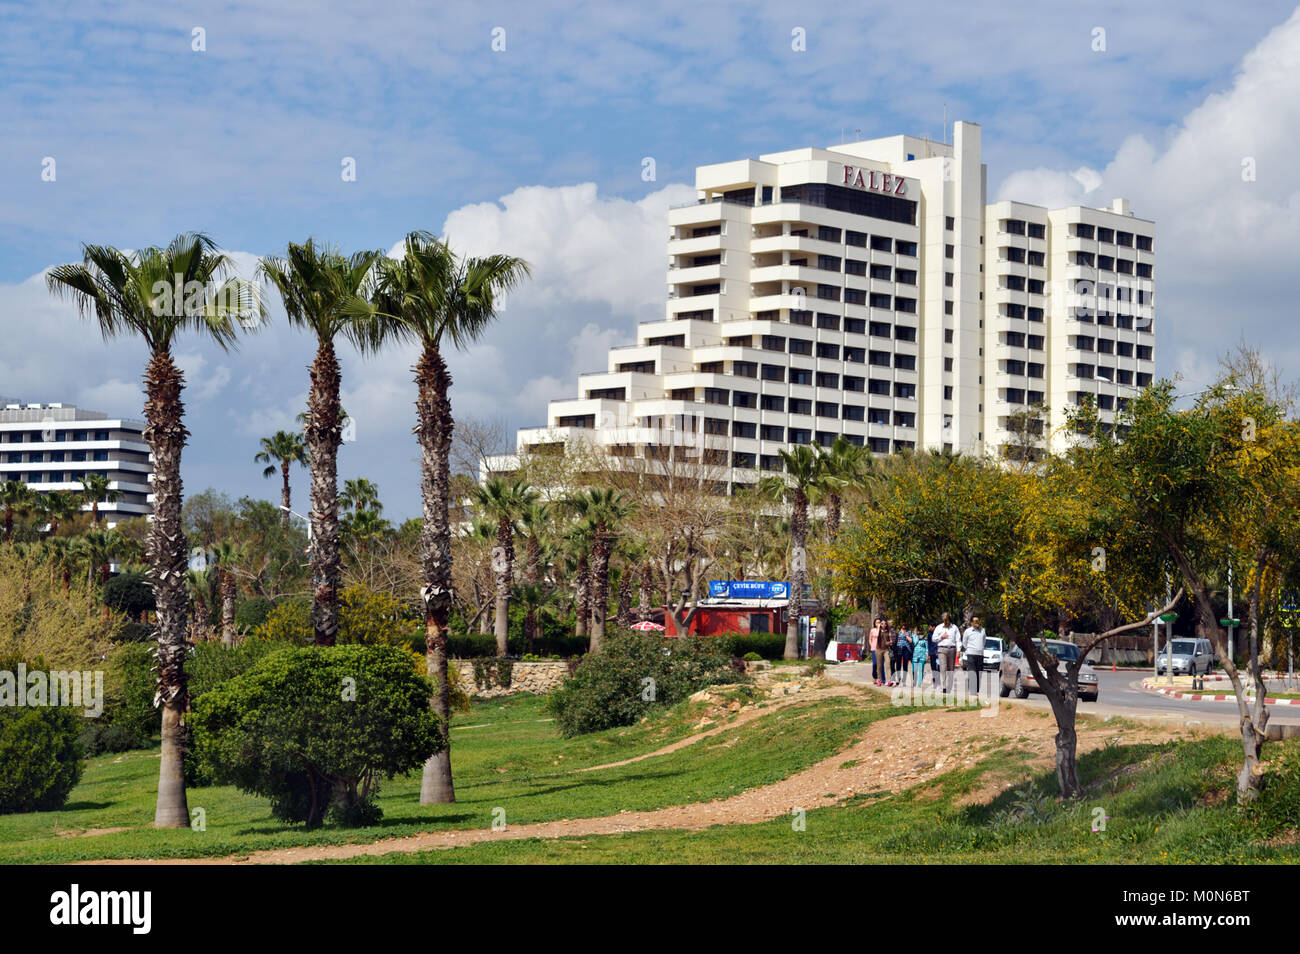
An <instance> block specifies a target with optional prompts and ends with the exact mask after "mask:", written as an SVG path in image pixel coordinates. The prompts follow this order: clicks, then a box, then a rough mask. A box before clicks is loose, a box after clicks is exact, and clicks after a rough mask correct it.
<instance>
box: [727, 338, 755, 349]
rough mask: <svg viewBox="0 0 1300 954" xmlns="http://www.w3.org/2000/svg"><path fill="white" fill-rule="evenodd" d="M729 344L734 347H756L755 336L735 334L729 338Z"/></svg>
mask: <svg viewBox="0 0 1300 954" xmlns="http://www.w3.org/2000/svg"><path fill="white" fill-rule="evenodd" d="M727 344H728V346H730V347H732V348H752V347H754V336H753V335H735V336H733V337H731V338H728V339H727Z"/></svg>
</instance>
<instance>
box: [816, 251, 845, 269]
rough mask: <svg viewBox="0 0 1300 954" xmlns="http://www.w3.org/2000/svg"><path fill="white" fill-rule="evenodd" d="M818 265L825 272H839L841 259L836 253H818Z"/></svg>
mask: <svg viewBox="0 0 1300 954" xmlns="http://www.w3.org/2000/svg"><path fill="white" fill-rule="evenodd" d="M817 267H818V268H819V269H821V270H822V271H823V272H838V271H839V270H840V260H839V257H838V256H835V255H818V256H817Z"/></svg>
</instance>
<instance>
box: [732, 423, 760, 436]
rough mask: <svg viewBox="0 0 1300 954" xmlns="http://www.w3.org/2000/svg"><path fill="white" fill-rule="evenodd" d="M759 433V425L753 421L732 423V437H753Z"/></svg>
mask: <svg viewBox="0 0 1300 954" xmlns="http://www.w3.org/2000/svg"><path fill="white" fill-rule="evenodd" d="M757 434H758V425H757V424H755V423H754V422H752V421H736V422H734V423H733V424H732V425H731V436H732V437H749V438H752V437H754V436H756V435H757Z"/></svg>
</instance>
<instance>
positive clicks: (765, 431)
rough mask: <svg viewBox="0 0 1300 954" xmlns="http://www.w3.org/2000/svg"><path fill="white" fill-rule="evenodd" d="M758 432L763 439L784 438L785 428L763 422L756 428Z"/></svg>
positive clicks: (779, 439) (778, 439) (780, 439)
mask: <svg viewBox="0 0 1300 954" xmlns="http://www.w3.org/2000/svg"><path fill="white" fill-rule="evenodd" d="M758 434H759V437H761V438H762V439H763V440H765V441H784V440H785V428H784V427H780V426H778V425H776V424H764V425H763V426H762V427H760V428H759V429H758Z"/></svg>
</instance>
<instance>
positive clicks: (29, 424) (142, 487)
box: [0, 399, 153, 527]
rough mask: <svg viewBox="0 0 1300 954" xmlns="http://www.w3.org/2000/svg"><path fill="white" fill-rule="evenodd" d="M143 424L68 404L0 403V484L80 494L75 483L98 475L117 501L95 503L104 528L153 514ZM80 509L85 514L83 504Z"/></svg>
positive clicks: (4, 400) (151, 468) (8, 401)
mask: <svg viewBox="0 0 1300 954" xmlns="http://www.w3.org/2000/svg"><path fill="white" fill-rule="evenodd" d="M143 431H144V424H143V423H142V422H140V421H131V420H125V419H121V418H116V419H114V418H110V417H109V416H108V415H107V414H105V413H103V412H100V411H87V410H83V409H81V408H78V407H76V406H74V405H71V404H21V403H18V402H17V401H11V400H9V399H3V403H0V483H3V482H5V481H9V480H15V481H18V482H20V483H24V484H26V485H27V486H28V487H29V488H30V489H31V490H33V491H35V492H37V493H49V492H51V491H55V490H70V491H74V492H80V491H81V483H80V481H79V478H81V477H84V476H86V475H87V474H91V473H100V474H103V475H104V476H106V477H107V478H108V479H109V488H110V489H111V490H113V491H115V492H116V493H117V494H118V499H117V500H115V501H109V502H104V503H100V505H99V512H100V515H101V519H102V520H103V521H104V523H105V525H107V526H109V527H112V526H115V525H116V524H117V523H119V522H121V521H122V520H126V519H129V518H131V517H141V516H148V515H150V514H152V513H153V503H152V501H153V497H152V494H153V487H152V485H151V481H152V480H153V464H152V462H151V459H150V455H149V445H148V444H147V443H145V440H144V436H143ZM82 509H83V510H89V509H90V504H85V505H84V506H83V507H82Z"/></svg>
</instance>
